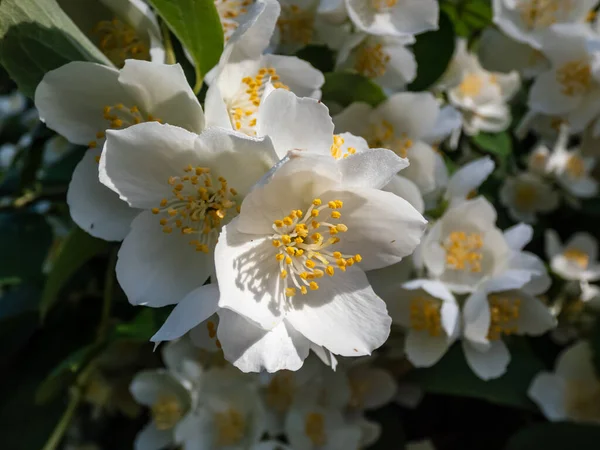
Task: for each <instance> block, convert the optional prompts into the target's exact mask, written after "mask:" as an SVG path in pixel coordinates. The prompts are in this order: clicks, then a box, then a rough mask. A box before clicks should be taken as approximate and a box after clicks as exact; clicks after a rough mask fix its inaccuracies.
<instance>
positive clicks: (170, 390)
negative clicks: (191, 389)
mask: <svg viewBox="0 0 600 450" xmlns="http://www.w3.org/2000/svg"><path fill="white" fill-rule="evenodd" d="M129 391H130V392H131V395H132V397H133V398H134V399H135V401H136V402H138V403H140V404H142V405H145V406H152V405H153V404H154V403H155V402H156V400H158V399H159V398H160V397H161V396H162V395H164V394H171V395H175V396H176V398H177V399H178V400H180V401H183V402H185V401H187V398H188V393H187V391H186V389H185V388H184V387H183V386H182V385H181V383H179V381H178V380H177V379H176V378H175V377H174V376H173V375H171V373H170V372H168V371H167V370H164V369H158V370H144V371H141V372H138V373H137V374H136V375H135V377H133V380H132V381H131V385H130V386H129ZM182 406H187V405H186V404H185V403H183V404H182Z"/></svg>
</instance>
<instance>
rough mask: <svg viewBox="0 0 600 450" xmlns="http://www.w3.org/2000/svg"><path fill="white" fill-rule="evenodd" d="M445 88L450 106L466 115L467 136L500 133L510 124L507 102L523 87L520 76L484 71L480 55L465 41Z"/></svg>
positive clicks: (459, 43)
mask: <svg viewBox="0 0 600 450" xmlns="http://www.w3.org/2000/svg"><path fill="white" fill-rule="evenodd" d="M444 85H448V99H449V101H450V104H452V105H453V106H454V107H455V108H457V109H458V110H459V111H461V112H462V114H463V129H464V131H465V133H467V134H468V135H475V134H477V133H479V132H480V131H485V132H492V133H497V132H500V131H504V130H506V129H507V128H508V126H509V125H510V121H511V114H510V109H509V107H508V105H507V102H508V100H510V99H511V98H512V96H513V95H514V94H515V93H516V92H517V90H518V89H519V87H520V79H519V74H518V73H517V72H515V71H513V72H510V73H508V74H504V73H496V72H488V71H487V70H484V69H483V68H482V67H481V64H480V63H479V60H478V59H477V56H476V55H475V54H474V53H470V52H469V51H468V49H467V43H466V41H465V40H464V39H459V40H457V44H456V50H455V55H454V58H453V62H452V63H451V67H450V69H449V71H448V73H447V74H446V75H445V76H444V79H443V81H442V86H444Z"/></svg>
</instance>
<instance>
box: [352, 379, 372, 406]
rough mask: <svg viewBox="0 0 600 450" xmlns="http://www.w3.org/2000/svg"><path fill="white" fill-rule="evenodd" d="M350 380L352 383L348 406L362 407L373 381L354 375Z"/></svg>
mask: <svg viewBox="0 0 600 450" xmlns="http://www.w3.org/2000/svg"><path fill="white" fill-rule="evenodd" d="M348 382H349V383H350V400H349V401H348V407H349V408H351V409H361V408H362V407H363V406H364V404H365V397H366V394H367V393H368V392H369V390H370V388H371V383H370V382H369V380H365V379H357V378H352V377H350V378H349V380H348Z"/></svg>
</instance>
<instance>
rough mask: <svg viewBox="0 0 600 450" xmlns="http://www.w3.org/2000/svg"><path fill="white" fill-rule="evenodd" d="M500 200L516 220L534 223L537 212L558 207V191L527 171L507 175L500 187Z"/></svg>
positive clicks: (544, 211)
mask: <svg viewBox="0 0 600 450" xmlns="http://www.w3.org/2000/svg"><path fill="white" fill-rule="evenodd" d="M500 201H501V202H502V204H503V205H504V206H506V207H507V208H508V213H509V214H510V216H511V217H512V218H513V219H514V220H517V221H520V222H525V223H535V222H536V215H537V214H538V213H548V212H552V211H554V210H555V209H556V208H557V207H558V203H559V197H558V193H557V192H556V191H555V190H554V189H553V188H552V186H551V185H549V184H548V183H547V182H546V181H545V180H544V179H543V178H541V177H539V176H537V175H535V174H532V173H528V172H523V173H521V174H519V175H517V176H515V177H507V178H506V180H505V181H504V184H503V185H502V187H501V188H500Z"/></svg>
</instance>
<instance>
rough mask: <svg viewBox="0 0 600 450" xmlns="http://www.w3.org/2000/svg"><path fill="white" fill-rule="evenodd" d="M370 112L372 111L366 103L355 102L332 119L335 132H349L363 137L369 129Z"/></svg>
mask: <svg viewBox="0 0 600 450" xmlns="http://www.w3.org/2000/svg"><path fill="white" fill-rule="evenodd" d="M371 111H373V108H372V107H371V106H369V105H367V104H366V103H362V102H356V103H352V104H350V105H349V106H348V107H347V108H346V109H344V110H343V111H342V112H341V113H339V114H337V115H336V116H335V117H334V118H333V122H334V123H335V132H336V133H343V132H350V133H352V134H356V135H358V136H363V135H364V134H365V132H366V131H367V129H368V127H369V117H370V115H371Z"/></svg>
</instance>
